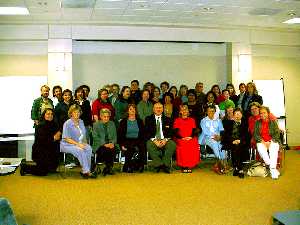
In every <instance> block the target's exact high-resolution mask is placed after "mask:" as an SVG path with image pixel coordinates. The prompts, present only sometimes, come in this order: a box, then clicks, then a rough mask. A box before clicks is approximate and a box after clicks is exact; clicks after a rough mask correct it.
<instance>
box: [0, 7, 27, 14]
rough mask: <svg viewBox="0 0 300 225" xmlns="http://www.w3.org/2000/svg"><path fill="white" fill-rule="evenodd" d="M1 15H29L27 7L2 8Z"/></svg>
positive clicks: (0, 9)
mask: <svg viewBox="0 0 300 225" xmlns="http://www.w3.org/2000/svg"><path fill="white" fill-rule="evenodd" d="M0 15H29V11H28V9H27V8H25V7H0Z"/></svg>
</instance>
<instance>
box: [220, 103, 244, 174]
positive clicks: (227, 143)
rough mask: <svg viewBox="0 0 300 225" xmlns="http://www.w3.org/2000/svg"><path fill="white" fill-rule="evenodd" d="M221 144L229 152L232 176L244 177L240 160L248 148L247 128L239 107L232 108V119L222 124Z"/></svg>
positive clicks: (241, 160)
mask: <svg viewBox="0 0 300 225" xmlns="http://www.w3.org/2000/svg"><path fill="white" fill-rule="evenodd" d="M222 145H223V148H224V149H228V150H229V151H230V152H231V161H232V167H233V176H239V177H240V178H244V171H243V165H242V162H243V159H244V156H245V155H247V154H246V153H247V152H248V148H249V146H248V128H247V122H246V120H244V119H243V114H242V110H241V109H240V108H236V109H235V110H234V112H233V120H228V122H227V125H226V127H225V126H224V134H223V137H222Z"/></svg>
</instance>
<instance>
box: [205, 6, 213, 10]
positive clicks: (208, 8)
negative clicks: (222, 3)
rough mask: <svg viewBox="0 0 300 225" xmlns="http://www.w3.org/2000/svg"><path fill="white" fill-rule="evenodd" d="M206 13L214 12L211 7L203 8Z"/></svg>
mask: <svg viewBox="0 0 300 225" xmlns="http://www.w3.org/2000/svg"><path fill="white" fill-rule="evenodd" d="M203 9H204V10H205V11H211V10H213V8H211V7H204V8H203Z"/></svg>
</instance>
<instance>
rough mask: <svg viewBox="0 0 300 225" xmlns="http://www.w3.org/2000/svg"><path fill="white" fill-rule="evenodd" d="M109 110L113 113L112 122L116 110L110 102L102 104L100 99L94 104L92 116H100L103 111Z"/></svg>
mask: <svg viewBox="0 0 300 225" xmlns="http://www.w3.org/2000/svg"><path fill="white" fill-rule="evenodd" d="M104 108H107V109H109V110H110V112H111V116H110V120H113V119H114V118H115V109H114V107H113V106H112V104H111V103H110V102H102V101H101V100H99V99H96V100H95V101H94V102H93V104H92V115H93V116H98V117H99V113H100V110H101V109H104Z"/></svg>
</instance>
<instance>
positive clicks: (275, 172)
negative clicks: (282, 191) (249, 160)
mask: <svg viewBox="0 0 300 225" xmlns="http://www.w3.org/2000/svg"><path fill="white" fill-rule="evenodd" d="M270 172H271V177H272V179H278V176H279V174H280V173H279V171H278V170H277V169H270Z"/></svg>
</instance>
